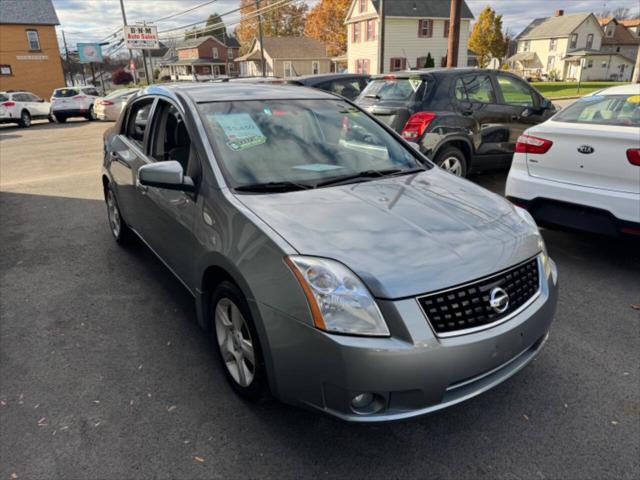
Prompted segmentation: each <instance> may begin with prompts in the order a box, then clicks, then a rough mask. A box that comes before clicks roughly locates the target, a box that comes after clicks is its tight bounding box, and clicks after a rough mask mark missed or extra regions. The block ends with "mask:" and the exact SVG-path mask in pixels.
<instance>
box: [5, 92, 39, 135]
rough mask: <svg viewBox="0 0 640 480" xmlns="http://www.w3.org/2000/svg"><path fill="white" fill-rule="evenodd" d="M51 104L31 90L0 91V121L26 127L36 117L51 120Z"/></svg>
mask: <svg viewBox="0 0 640 480" xmlns="http://www.w3.org/2000/svg"><path fill="white" fill-rule="evenodd" d="M50 115H51V104H50V103H49V102H45V101H44V100H43V99H42V98H40V97H39V96H37V95H35V94H33V93H31V92H17V91H9V92H0V123H17V124H18V125H20V126H21V127H24V128H28V127H30V126H31V121H32V120H35V119H38V118H49V119H50V120H51V117H50Z"/></svg>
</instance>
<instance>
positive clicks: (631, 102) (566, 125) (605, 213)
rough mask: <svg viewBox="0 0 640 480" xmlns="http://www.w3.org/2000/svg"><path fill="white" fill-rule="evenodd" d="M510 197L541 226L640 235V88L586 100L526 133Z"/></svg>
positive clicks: (509, 184)
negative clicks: (549, 225)
mask: <svg viewBox="0 0 640 480" xmlns="http://www.w3.org/2000/svg"><path fill="white" fill-rule="evenodd" d="M506 195H507V197H508V198H509V199H510V200H511V201H512V202H513V203H515V204H516V205H518V206H520V207H523V208H526V209H527V210H529V212H530V213H531V214H532V215H533V217H534V218H535V219H536V221H538V223H541V224H552V225H559V226H564V227H568V228H572V229H579V230H585V231H591V232H595V233H602V234H609V235H640V84H628V85H621V86H617V87H611V88H607V89H605V90H602V91H599V92H597V94H592V95H588V96H586V97H582V98H581V99H579V100H577V101H576V102H575V103H573V104H571V105H569V106H568V107H566V108H565V109H564V110H562V111H560V112H559V113H557V114H556V115H554V116H553V117H551V118H550V119H549V120H547V121H546V122H544V123H541V124H538V125H536V126H534V127H531V128H530V129H528V130H526V131H525V132H524V134H523V135H522V136H521V137H520V138H519V139H518V143H517V145H516V153H515V155H514V156H513V163H512V165H511V170H510V171H509V177H508V179H507V188H506Z"/></svg>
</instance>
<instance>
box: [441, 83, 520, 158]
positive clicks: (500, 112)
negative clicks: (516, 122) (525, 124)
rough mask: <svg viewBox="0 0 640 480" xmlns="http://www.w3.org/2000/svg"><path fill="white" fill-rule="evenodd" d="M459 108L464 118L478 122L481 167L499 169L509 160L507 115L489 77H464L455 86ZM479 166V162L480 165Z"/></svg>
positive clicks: (477, 148) (477, 150) (477, 151)
mask: <svg viewBox="0 0 640 480" xmlns="http://www.w3.org/2000/svg"><path fill="white" fill-rule="evenodd" d="M454 85H455V96H456V108H457V110H458V113H459V114H461V115H463V116H470V117H472V118H473V119H474V120H475V123H476V125H477V131H476V132H474V148H475V157H476V158H477V159H481V164H480V165H478V166H497V165H502V164H504V163H505V162H507V161H509V160H510V157H511V152H512V151H513V150H509V129H508V126H507V121H508V117H507V113H506V112H505V109H504V107H503V105H501V104H500V103H499V101H498V95H497V92H496V89H495V86H494V83H493V81H492V79H491V75H490V74H489V73H486V72H483V73H474V74H469V75H462V76H460V77H459V78H458V79H456V82H455V84H454ZM478 163H480V162H478Z"/></svg>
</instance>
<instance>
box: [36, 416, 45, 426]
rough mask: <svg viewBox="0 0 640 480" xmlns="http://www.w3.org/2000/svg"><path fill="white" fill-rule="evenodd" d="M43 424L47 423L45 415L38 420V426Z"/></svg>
mask: <svg viewBox="0 0 640 480" xmlns="http://www.w3.org/2000/svg"><path fill="white" fill-rule="evenodd" d="M45 425H47V418H46V417H42V418H41V419H40V420H38V426H39V427H44V426H45Z"/></svg>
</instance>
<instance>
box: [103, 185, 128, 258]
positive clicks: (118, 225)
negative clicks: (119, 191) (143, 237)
mask: <svg viewBox="0 0 640 480" xmlns="http://www.w3.org/2000/svg"><path fill="white" fill-rule="evenodd" d="M104 193H105V203H106V204H107V218H108V220H109V230H111V234H112V235H113V238H115V240H116V242H118V243H119V244H120V245H122V246H128V245H131V243H132V242H133V241H134V239H135V234H134V233H133V231H131V229H130V228H129V226H128V225H127V224H126V223H125V221H124V219H123V218H122V215H121V213H120V207H119V206H118V200H117V199H116V195H115V193H114V192H113V190H112V188H111V186H107V187H106V189H105V192H104Z"/></svg>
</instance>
